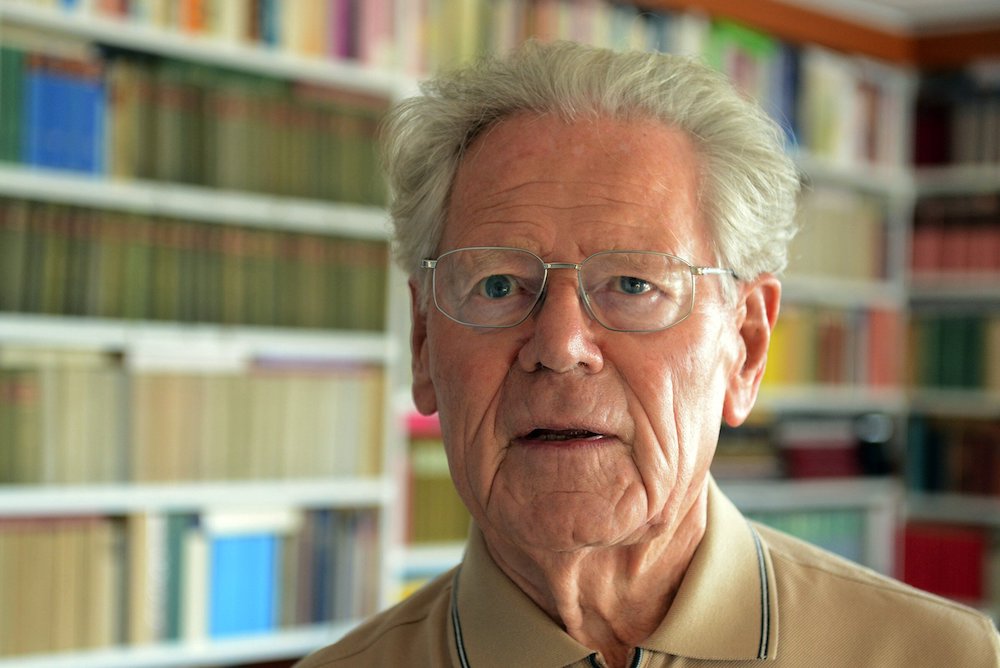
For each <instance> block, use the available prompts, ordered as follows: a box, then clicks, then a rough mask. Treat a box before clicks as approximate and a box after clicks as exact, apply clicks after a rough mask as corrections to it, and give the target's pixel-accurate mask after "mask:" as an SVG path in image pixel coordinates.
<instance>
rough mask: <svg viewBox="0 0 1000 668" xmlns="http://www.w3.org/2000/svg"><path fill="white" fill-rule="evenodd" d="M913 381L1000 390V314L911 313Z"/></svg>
mask: <svg viewBox="0 0 1000 668" xmlns="http://www.w3.org/2000/svg"><path fill="white" fill-rule="evenodd" d="M909 339H910V342H909V345H910V351H911V352H910V355H909V364H910V368H909V370H908V373H909V376H910V383H911V384H912V385H915V386H920V387H932V388H933V387H944V388H962V389H974V390H988V391H1000V313H989V312H986V313H982V312H979V313H974V314H962V313H957V314H951V313H934V312H925V311H917V312H914V313H912V314H911V316H910V328H909Z"/></svg>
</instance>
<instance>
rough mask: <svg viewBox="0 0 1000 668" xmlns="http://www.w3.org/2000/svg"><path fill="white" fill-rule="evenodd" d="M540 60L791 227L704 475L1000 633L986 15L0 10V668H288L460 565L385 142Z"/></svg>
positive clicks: (761, 515) (999, 88)
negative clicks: (679, 117)
mask: <svg viewBox="0 0 1000 668" xmlns="http://www.w3.org/2000/svg"><path fill="white" fill-rule="evenodd" d="M529 37H537V38H539V39H543V40H550V39H559V38H565V39H573V40H577V41H583V42H588V43H594V44H599V45H604V46H609V47H612V48H615V49H643V50H661V51H667V52H672V53H680V54H686V55H691V56H695V57H700V58H703V59H705V60H706V61H707V62H709V63H710V64H712V65H713V66H714V67H717V68H719V69H721V70H722V71H724V72H725V73H727V75H729V76H730V77H731V78H732V79H733V81H734V82H735V83H736V85H737V86H738V87H739V88H740V90H741V91H742V92H743V93H744V94H746V95H747V96H751V97H753V98H755V99H757V100H759V101H760V102H761V103H762V104H763V105H764V106H765V107H766V108H767V109H768V110H769V112H770V113H771V114H773V116H774V118H775V119H776V120H777V121H778V122H779V123H780V124H781V126H782V127H783V128H784V129H785V133H786V139H787V148H788V151H789V152H790V153H791V154H792V155H793V156H794V158H795V160H796V161H797V164H798V165H799V168H800V170H801V174H802V180H803V183H804V184H805V188H804V189H803V192H802V197H801V203H800V216H801V223H802V233H801V235H800V236H799V237H798V238H797V239H796V240H795V242H794V247H793V252H792V256H793V257H792V264H791V266H790V268H789V270H788V272H787V276H786V280H785V300H784V303H783V307H782V314H781V320H780V323H779V325H778V328H777V329H776V331H775V334H774V340H773V345H772V351H771V355H770V358H769V365H768V370H767V374H766V377H765V382H764V388H763V390H762V394H761V398H760V401H759V403H758V406H757V408H756V409H755V411H754V413H753V415H752V418H751V420H750V422H749V423H748V424H747V425H745V426H743V427H740V428H739V429H724V431H723V434H722V439H721V442H720V447H719V453H718V457H717V459H716V462H715V464H714V466H713V471H714V474H715V476H716V478H717V479H718V480H719V481H720V484H721V485H722V487H723V488H724V489H725V490H726V491H727V492H728V493H729V494H730V496H731V497H732V498H733V499H734V501H736V502H737V504H738V505H739V506H741V508H742V509H743V510H744V512H746V513H747V514H748V515H750V516H751V517H753V518H755V519H759V520H761V521H763V522H766V523H769V524H772V525H774V526H776V527H778V528H781V529H783V530H786V531H788V532H790V533H793V534H795V535H798V536H801V537H804V538H806V539H808V540H810V541H813V542H815V543H817V544H819V545H821V546H823V547H826V548H828V549H830V550H833V551H835V552H838V553H840V554H843V555H845V556H847V557H849V558H851V559H854V560H857V561H859V562H861V563H864V564H866V565H868V566H870V567H871V568H873V569H876V570H878V571H881V572H884V573H887V574H890V575H893V576H895V577H899V578H901V579H903V580H905V581H907V582H910V583H911V584H914V585H915V586H918V587H920V588H923V589H926V590H929V591H932V592H935V593H938V594H941V595H943V596H947V597H950V598H953V599H955V600H959V601H962V602H964V603H967V604H970V605H973V606H976V607H978V608H980V609H983V610H985V611H987V612H989V613H990V614H992V615H993V617H994V620H996V619H997V615H998V613H1000V5H998V4H997V3H996V2H995V1H994V0H952V1H951V2H948V3H940V2H936V1H932V0H881V1H879V2H871V1H865V2H862V1H860V0H851V1H847V0H757V1H756V2H752V3H747V2H736V1H732V0H730V1H726V0H645V1H638V0H637V1H635V2H607V1H605V0H421V1H420V2H406V1H404V0H363V1H362V0H286V1H280V0H176V1H175V0H61V1H60V0H38V1H29V0H20V1H18V0H0V668H6V667H8V666H10V667H13V666H18V667H19V668H23V667H32V666H34V667H40V666H70V665H72V666H76V667H79V666H84V667H88V666H89V667H98V666H100V667H105V666H122V667H125V666H128V667H129V668H135V667H139V666H150V667H152V666H238V665H243V666H261V667H262V666H286V665H289V664H290V663H291V662H292V661H294V660H295V659H296V658H298V657H301V656H302V655H304V654H306V653H308V652H309V651H311V650H312V649H315V648H317V647H319V646H321V645H324V644H327V643H329V642H332V641H333V640H335V639H336V638H337V637H339V636H340V635H341V634H343V633H344V632H345V631H346V630H347V629H349V628H350V627H351V626H352V625H353V624H355V623H357V621H358V620H359V619H361V618H363V617H364V616H366V615H369V614H371V613H372V612H374V611H376V610H378V609H381V608H382V607H385V606H387V605H389V604H391V603H393V602H395V601H397V600H399V599H400V598H401V597H404V596H406V595H408V593H409V592H410V591H412V590H413V589H414V588H415V587H417V586H419V585H420V584H421V583H423V582H424V581H426V580H427V579H428V578H431V577H434V576H435V575H437V574H439V573H442V572H444V571H445V570H447V569H449V568H450V567H451V566H453V565H454V564H456V563H457V562H458V560H459V559H460V557H461V546H462V541H463V539H464V537H465V534H466V531H467V528H468V515H467V513H466V512H465V510H464V509H463V507H462V506H461V504H460V503H459V501H458V498H457V496H456V494H455V492H454V491H453V489H452V486H451V482H450V478H449V475H448V470H447V462H446V460H445V457H444V453H443V450H442V447H441V442H440V432H439V429H438V425H437V422H436V418H435V417H433V416H432V417H430V418H427V417H422V416H418V415H416V414H415V412H414V411H413V409H412V405H411V402H410V398H409V393H408V382H409V379H408V373H409V370H408V369H409V360H408V343H407V329H408V319H409V314H408V308H409V307H408V300H407V296H406V293H405V280H404V277H403V276H401V275H400V272H399V270H398V269H397V268H395V267H393V266H392V264H391V261H390V257H389V251H388V227H387V216H386V213H385V209H384V207H385V203H386V188H385V185H384V183H383V180H382V177H381V175H380V173H379V169H378V165H377V157H376V146H375V137H376V134H377V130H378V125H379V121H380V118H381V116H382V114H383V113H384V112H385V110H386V109H387V107H388V106H389V105H390V104H392V102H393V101H395V100H399V99H401V98H404V97H406V96H407V95H409V94H412V93H413V92H414V91H415V90H416V85H417V82H418V81H419V80H420V78H421V77H423V76H425V75H427V74H428V73H430V72H433V71H435V70H436V69H438V68H441V67H447V66H451V65H454V64H457V63H461V62H465V61H468V60H470V59H472V58H475V57H476V56H477V55H479V54H482V53H489V52H502V51H505V50H507V49H509V48H511V47H512V46H514V45H516V44H518V43H520V42H521V41H523V40H525V39H527V38H529Z"/></svg>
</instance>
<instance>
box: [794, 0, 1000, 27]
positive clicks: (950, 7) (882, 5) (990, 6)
mask: <svg viewBox="0 0 1000 668" xmlns="http://www.w3.org/2000/svg"><path fill="white" fill-rule="evenodd" d="M785 1H786V2H787V3H788V4H793V5H799V6H802V7H808V8H812V9H817V10H820V11H822V12H823V13H825V14H831V15H834V16H839V17H843V18H848V19H853V20H855V21H857V22H860V23H864V24H867V25H872V26H877V27H880V28H883V29H887V30H890V31H893V32H903V33H915V34H923V33H938V32H947V31H950V30H953V29H961V28H968V27H969V26H970V25H977V26H981V25H982V24H984V23H991V24H1000V0H785Z"/></svg>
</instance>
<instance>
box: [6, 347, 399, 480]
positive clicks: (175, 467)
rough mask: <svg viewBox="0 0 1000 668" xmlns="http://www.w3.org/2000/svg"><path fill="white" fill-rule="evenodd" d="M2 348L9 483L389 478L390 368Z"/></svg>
mask: <svg viewBox="0 0 1000 668" xmlns="http://www.w3.org/2000/svg"><path fill="white" fill-rule="evenodd" d="M41 354H43V353H40V352H39V351H38V350H35V349H16V348H10V347H4V348H0V434H2V438H3V447H2V448H0V483H18V484H27V483H33V484H38V483H41V484H47V483H54V484H55V483H58V484H65V483H104V482H114V481H130V482H163V481H190V480H245V479H289V478H317V477H336V476H377V475H379V473H380V472H381V471H382V468H383V467H382V456H381V452H382V441H383V437H382V415H383V395H384V392H385V379H384V372H383V370H382V369H381V368H379V367H373V366H360V365H351V364H346V363H330V362H315V363H309V364H304V363H301V362H295V363H293V364H287V365H286V364H284V363H282V362H280V361H268V362H257V363H256V364H251V365H250V367H249V368H248V369H246V370H245V371H242V372H238V371H225V372H223V371H215V372H194V371H179V370H178V371H170V370H131V369H128V368H127V367H128V360H125V366H123V365H121V364H118V363H116V361H115V360H113V359H112V357H111V356H109V355H105V354H102V353H96V352H95V353H91V354H87V353H83V352H81V353H79V354H77V355H75V356H74V357H75V359H70V358H69V356H68V355H69V353H66V352H64V351H58V352H53V351H48V352H45V353H44V354H45V355H47V356H48V358H49V359H48V360H46V361H45V362H44V363H39V357H40V356H41Z"/></svg>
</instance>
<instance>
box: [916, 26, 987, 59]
mask: <svg viewBox="0 0 1000 668" xmlns="http://www.w3.org/2000/svg"><path fill="white" fill-rule="evenodd" d="M915 45H916V56H917V58H916V60H917V64H919V65H920V67H921V68H927V69H944V68H954V67H962V66H964V65H968V64H969V63H970V62H973V61H975V60H980V59H986V58H997V57H1000V25H996V26H992V27H987V28H978V29H968V30H964V31H962V32H949V33H942V34H936V35H920V36H918V37H917V38H916V40H915Z"/></svg>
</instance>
